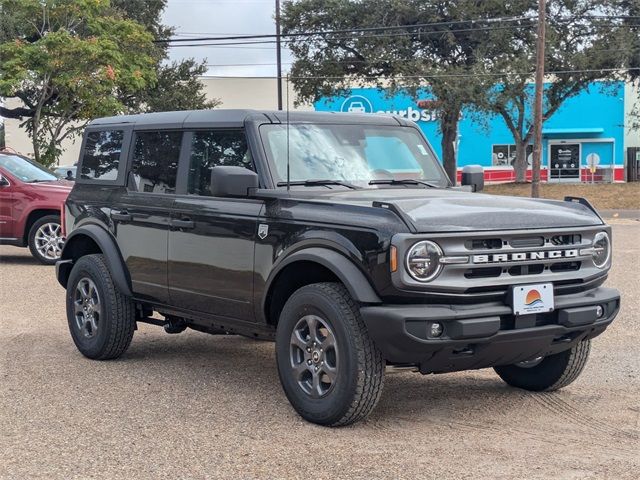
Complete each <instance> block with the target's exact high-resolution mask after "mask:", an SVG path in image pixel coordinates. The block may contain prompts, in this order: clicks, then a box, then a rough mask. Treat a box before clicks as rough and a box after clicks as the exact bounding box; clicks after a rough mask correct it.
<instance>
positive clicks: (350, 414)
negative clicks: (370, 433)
mask: <svg viewBox="0 0 640 480" xmlns="http://www.w3.org/2000/svg"><path fill="white" fill-rule="evenodd" d="M276 359H277V363H278V373H279V375H280V381H281V383H282V386H283V389H284V392H285V394H286V395H287V398H288V399H289V402H291V405H292V406H293V407H294V408H295V409H296V411H297V412H298V413H299V414H300V415H301V416H302V417H303V418H305V419H306V420H308V421H310V422H313V423H317V424H320V425H328V426H342V425H348V424H350V423H354V422H356V421H358V420H360V419H362V418H364V417H366V416H367V415H368V414H369V413H370V412H371V411H372V410H373V408H374V407H375V406H376V404H377V403H378V400H379V398H380V394H381V393H382V386H383V381H384V368H385V361H384V359H383V358H382V355H381V353H380V351H379V350H378V349H377V348H376V346H375V344H374V343H373V341H372V340H371V338H370V337H369V333H368V332H367V328H366V326H365V325H364V322H363V321H362V318H361V317H360V312H359V310H358V307H357V305H356V303H355V302H354V301H353V299H352V298H351V296H350V295H349V293H348V292H347V290H346V289H345V288H344V286H342V285H340V284H338V283H316V284H312V285H307V286H305V287H302V288H300V289H299V290H297V291H296V292H294V293H293V295H291V297H290V298H289V300H288V301H287V303H286V305H285V307H284V309H283V310H282V314H281V315H280V320H279V322H278V330H277V333H276Z"/></svg>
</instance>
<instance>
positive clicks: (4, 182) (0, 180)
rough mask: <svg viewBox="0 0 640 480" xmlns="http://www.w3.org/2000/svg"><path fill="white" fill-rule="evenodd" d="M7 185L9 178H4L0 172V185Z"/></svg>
mask: <svg viewBox="0 0 640 480" xmlns="http://www.w3.org/2000/svg"><path fill="white" fill-rule="evenodd" d="M8 186H9V180H7V179H6V178H4V177H3V176H2V174H1V173H0V187H8Z"/></svg>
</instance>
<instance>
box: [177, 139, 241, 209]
mask: <svg viewBox="0 0 640 480" xmlns="http://www.w3.org/2000/svg"><path fill="white" fill-rule="evenodd" d="M221 166H230V167H245V168H248V169H249V170H253V169H254V168H253V162H252V161H251V154H250V153H249V148H248V147H247V140H246V138H245V135H244V132H243V131H241V130H213V131H201V132H194V133H193V140H192V142H191V158H190V159H189V180H188V184H187V192H188V193H190V194H194V195H207V196H210V195H211V169H212V168H215V167H221Z"/></svg>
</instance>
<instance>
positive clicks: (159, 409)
mask: <svg viewBox="0 0 640 480" xmlns="http://www.w3.org/2000/svg"><path fill="white" fill-rule="evenodd" d="M613 235H614V249H615V250H614V268H613V271H612V272H611V276H610V279H609V281H608V285H610V286H616V287H618V288H619V289H620V290H621V291H622V294H623V309H622V311H621V314H620V315H619V316H618V319H617V320H616V321H615V322H614V324H613V325H612V326H611V327H610V328H609V330H608V331H607V332H605V334H604V335H602V336H601V337H598V338H597V339H596V340H594V342H593V348H592V351H591V358H590V361H589V363H588V365H587V367H586V369H585V371H584V372H583V374H582V376H581V377H580V378H579V379H578V380H577V381H576V382H575V383H574V384H572V385H571V386H569V387H568V388H566V389H565V390H562V391H560V392H556V393H544V394H531V393H526V392H524V391H519V390H515V389H512V388H509V387H507V386H506V385H505V384H504V383H502V382H501V381H500V379H499V378H498V377H497V375H495V374H494V373H493V371H491V370H483V371H475V372H463V373H457V374H449V375H440V376H433V375H432V376H421V375H419V374H415V373H411V372H388V375H387V377H386V386H385V390H384V393H383V396H382V399H381V401H380V404H379V405H378V407H377V409H376V410H375V411H374V413H373V415H372V416H371V417H370V418H369V419H368V420H367V421H364V422H361V423H359V424H356V425H354V426H351V427H346V428H341V429H328V428H323V427H319V426H315V425H311V424H308V423H306V422H304V421H303V420H301V419H300V418H299V417H298V416H297V415H296V413H295V412H294V411H293V409H292V408H291V407H290V406H289V404H288V402H287V400H286V398H285V396H284V394H283V392H282V389H281V388H280V385H279V382H278V378H277V372H276V366H275V360H274V349H273V345H272V344H271V343H266V342H257V341H252V340H249V339H245V338H242V337H235V336H210V335H205V334H202V333H198V332H194V331H187V332H185V333H182V334H179V335H167V334H165V333H164V332H163V330H162V329H161V328H158V327H153V326H149V325H141V326H140V329H139V330H138V331H137V332H136V335H135V336H134V339H133V343H132V345H131V348H130V349H129V350H128V352H127V353H126V354H125V355H124V356H123V357H122V358H121V359H119V360H117V361H110V362H95V361H90V360H87V359H85V358H84V357H82V356H81V355H80V353H79V352H78V351H77V350H76V348H75V346H74V345H73V343H72V341H71V338H70V336H69V334H68V331H67V325H66V318H65V312H64V292H63V290H62V288H61V287H60V286H59V285H58V284H57V282H56V280H55V278H54V269H53V268H51V267H45V266H40V265H39V264H37V263H36V262H35V260H33V259H32V258H31V256H30V255H29V253H28V250H26V249H18V248H13V247H0V325H1V327H2V328H1V329H0V478H16V479H23V478H47V479H52V478H65V479H68V478H109V479H113V478H313V479H314V480H317V479H324V478H334V479H335V478H474V479H475V478H491V479H495V478H561V479H565V478H570V479H573V478H615V479H620V478H637V476H638V472H639V471H640V347H639V345H640V313H638V312H639V311H640V273H639V272H640V223H639V222H637V221H634V220H617V221H616V223H615V225H614V232H613Z"/></svg>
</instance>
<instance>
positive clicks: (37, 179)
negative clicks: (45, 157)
mask: <svg viewBox="0 0 640 480" xmlns="http://www.w3.org/2000/svg"><path fill="white" fill-rule="evenodd" d="M54 180H57V178H56V179H54ZM54 180H42V179H40V178H36V179H34V180H29V181H28V182H27V183H40V182H53V181H54Z"/></svg>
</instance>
